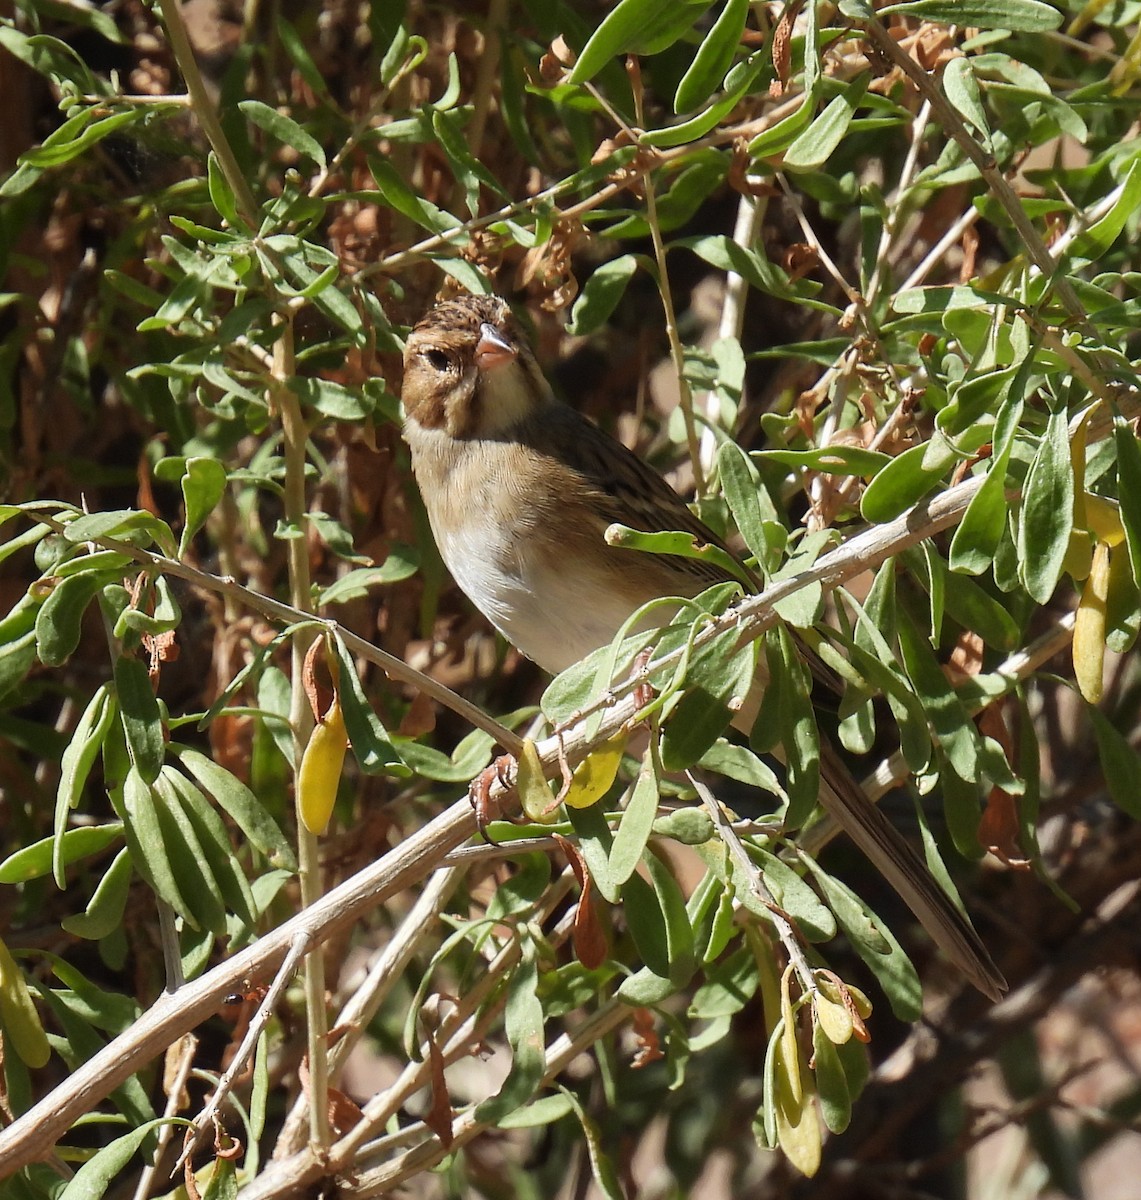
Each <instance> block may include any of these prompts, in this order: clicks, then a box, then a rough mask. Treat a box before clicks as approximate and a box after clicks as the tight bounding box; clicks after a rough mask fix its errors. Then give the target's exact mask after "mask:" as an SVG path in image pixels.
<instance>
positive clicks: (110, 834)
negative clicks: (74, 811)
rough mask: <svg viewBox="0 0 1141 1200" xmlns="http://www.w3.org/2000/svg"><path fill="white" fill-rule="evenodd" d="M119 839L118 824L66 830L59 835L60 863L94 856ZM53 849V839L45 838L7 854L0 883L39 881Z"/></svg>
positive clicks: (0, 864)
mask: <svg viewBox="0 0 1141 1200" xmlns="http://www.w3.org/2000/svg"><path fill="white" fill-rule="evenodd" d="M122 836H123V826H122V824H121V823H120V822H118V821H112V822H111V823H109V824H107V825H80V826H79V827H78V828H76V829H69V830H67V831H66V832H65V833H64V835H63V839H62V841H63V850H62V852H61V861H62V863H63V865H64V866H65V867H66V866H68V865H69V864H70V863H73V862H78V861H79V859H81V858H86V857H88V856H89V855H92V854H98V853H99V852H100V851H101V850H104V849H106V847H107V846H109V845H111V843H112V842H114V841H115V839H116V838H121V837H122ZM54 845H55V838H54V837H46V838H41V839H40V840H39V841H38V842H33V843H32V844H31V845H30V846H22V847H21V848H20V849H19V850H17V851H15V852H14V853H13V854H9V855H8V857H7V858H6V859H4V861H3V862H0V883H27V881H28V880H29V879H39V878H41V877H42V876H44V875H47V874H49V873H50V872H51V870H52V851H53V848H54Z"/></svg>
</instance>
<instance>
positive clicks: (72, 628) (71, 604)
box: [36, 572, 101, 667]
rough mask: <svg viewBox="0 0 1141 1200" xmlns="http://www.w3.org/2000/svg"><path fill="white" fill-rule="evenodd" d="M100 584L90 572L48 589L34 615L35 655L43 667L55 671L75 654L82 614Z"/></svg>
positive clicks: (62, 581)
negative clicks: (49, 590)
mask: <svg viewBox="0 0 1141 1200" xmlns="http://www.w3.org/2000/svg"><path fill="white" fill-rule="evenodd" d="M100 582H101V580H100V578H99V576H97V575H95V574H94V573H92V572H84V573H83V574H81V575H69V576H68V577H67V578H65V579H61V580H60V581H59V582H58V583H57V584H56V585H55V587H54V588H53V589H52V591H51V594H50V595H49V596H48V598H47V599H46V600H45V601H44V602H43V604H42V605H41V607H40V611H39V612H38V613H37V614H36V653H37V655H38V656H39V659H40V662H42V663H43V664H44V666H45V667H59V666H62V665H63V664H64V663H65V662H67V660H68V659H69V658H70V657H71V656H72V654H74V653H75V649H76V647H77V646H78V645H79V635H80V631H81V627H82V623H83V614H84V613H85V612H86V611H87V606H88V604H90V603H91V600H92V597H93V596H94V595H95V593H96V591H97V590H98V589H99V584H100Z"/></svg>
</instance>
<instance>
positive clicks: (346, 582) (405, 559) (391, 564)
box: [318, 545, 420, 606]
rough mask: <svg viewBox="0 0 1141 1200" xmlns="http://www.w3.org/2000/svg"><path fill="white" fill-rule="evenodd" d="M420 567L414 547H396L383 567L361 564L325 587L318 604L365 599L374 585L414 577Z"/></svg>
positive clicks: (418, 557) (380, 585)
mask: <svg viewBox="0 0 1141 1200" xmlns="http://www.w3.org/2000/svg"><path fill="white" fill-rule="evenodd" d="M419 569H420V556H419V553H418V552H417V551H416V550H415V549H414V548H413V547H412V546H402V545H396V546H393V547H392V550H391V553H390V554H389V556H388V557H387V558H386V559H385V560H384V562H383V563H382V564H381V565H380V566H379V567H359V568H358V569H357V570H355V571H349V572H348V574H347V575H342V576H341V577H340V579H337V580H335V581H334V582H333V583H331V584H329V586H328V587H327V588H323V589H322V590H321V591H320V593H319V594H318V603H319V604H320V605H322V606H324V605H326V604H349V603H351V602H352V601H354V600H363V599H364V598H365V597H366V596H368V594H369V592H371V591H372V589H373V588H376V587H382V586H384V585H385V584H389V583H400V582H401V581H402V580H405V579H410V578H411V577H412V576H413V575H415V574H416V572H417V571H418V570H419Z"/></svg>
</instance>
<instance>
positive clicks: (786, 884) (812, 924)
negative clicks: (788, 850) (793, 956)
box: [733, 845, 836, 942]
mask: <svg viewBox="0 0 1141 1200" xmlns="http://www.w3.org/2000/svg"><path fill="white" fill-rule="evenodd" d="M748 851H749V857H750V858H752V859H753V860H754V861H756V862H757V863H759V864H760V868H761V873H762V875H763V876H764V881H765V887H767V888H768V890H769V892H770V894H771V895H772V898H773V900H774V901H776V904H777V907H778V908H781V909H782V910H783V911H785V912H786V913H788V915H789V916H790V917H792V919H793V921H794V923H795V925H796V926H797V927H798V928H799V929H802V930H803V931H804V936H805V937H806V938H807V939H808V940H809V941H810V942H826V941H828V940H829V939H830V938H833V937H835V936H836V922H835V921H834V920H833V915H832V913H830V912H829V911H828V909H827V908H825V907H824V905H823V904H821V903H820V900H819V898H818V897H817V895H816V893H815V892H814V891H813V890H812V888H810V887H809V886H808V884H807V883H805V882H804V880H803V879H801V877H800V876H799V875H798V874H797V873H796V872H795V871H794V870H793V869H792V867H790V866H789V865H788V863H786V862H784V861H783V860H782V859H779V858H777V856H776V855H775V854H771V853H770V852H769V851H768V850H765V849H764V848H763V847H761V846H755V845H749V846H748ZM733 877H734V881H735V883H736V885H737V892H738V895H740V896H742V897H743V896H744V895H745V893H746V891H747V890H749V889H748V880H747V879H745V878H744V876H743V874H739V873H738V870H737V867H736V865H735V864H734V871H733ZM760 907H761V908H763V905H762V906H760ZM764 911H765V912H766V913H767V911H768V910H767V909H765V910H764Z"/></svg>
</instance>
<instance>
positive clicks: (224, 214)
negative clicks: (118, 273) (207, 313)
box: [124, 150, 248, 286]
mask: <svg viewBox="0 0 1141 1200" xmlns="http://www.w3.org/2000/svg"><path fill="white" fill-rule="evenodd" d="M206 184H207V188H208V189H209V192H210V203H211V204H213V205H214V208H215V210H216V211H217V213H218V215H219V216H220V217H221V218H222V219H223V220H224V221H225V222H226V224H227V225H229V226H230V228H231V229H241V230H243V231H246V230H248V226H247V225H246V223H245V222H244V221H243V220H242V219H241V217H239V216H238V205H237V201H236V200H235V199H234V193H233V190H232V189H231V187H230V185H229V183H228V182H227V180H226V176H225V174H224V173H223V171H222V168H221V166H220V165H219V163H218V156H217V155H216V154H215V153H214V151H213V150H211V151H210V154H209V156H208V157H207V159H206ZM124 278H125V277H124ZM128 286H129V285H128Z"/></svg>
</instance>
